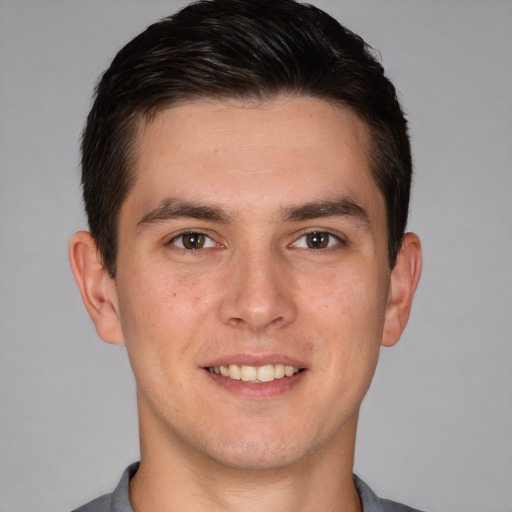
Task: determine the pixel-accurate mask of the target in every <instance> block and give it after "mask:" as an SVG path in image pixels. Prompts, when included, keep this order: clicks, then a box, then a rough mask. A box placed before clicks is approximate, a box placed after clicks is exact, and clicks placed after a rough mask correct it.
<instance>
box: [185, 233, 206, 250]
mask: <svg viewBox="0 0 512 512" xmlns="http://www.w3.org/2000/svg"><path fill="white" fill-rule="evenodd" d="M203 244H204V235H203V234H202V233H187V234H186V235H185V236H184V237H183V245H184V246H185V247H186V248H187V249H201V247H202V246H203Z"/></svg>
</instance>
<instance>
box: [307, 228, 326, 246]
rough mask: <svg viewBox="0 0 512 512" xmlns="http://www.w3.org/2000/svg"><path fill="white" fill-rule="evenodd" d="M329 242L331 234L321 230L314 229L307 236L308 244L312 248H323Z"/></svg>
mask: <svg viewBox="0 0 512 512" xmlns="http://www.w3.org/2000/svg"><path fill="white" fill-rule="evenodd" d="M328 243H329V235H328V234H327V233H321V232H319V231H313V232H312V233H309V234H308V236H307V244H308V247H309V248H310V249H323V248H325V247H327V244H328Z"/></svg>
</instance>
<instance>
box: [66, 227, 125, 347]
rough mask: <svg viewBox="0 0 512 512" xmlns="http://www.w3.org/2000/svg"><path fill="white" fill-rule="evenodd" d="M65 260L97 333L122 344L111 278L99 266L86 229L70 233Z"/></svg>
mask: <svg viewBox="0 0 512 512" xmlns="http://www.w3.org/2000/svg"><path fill="white" fill-rule="evenodd" d="M69 262H70V263H71V269H72V270H73V275H74V276H75V280H76V282H77V284H78V288H79V289H80V293H81V295H82V300H83V301H84V305H85V307H86V309H87V311H88V312H89V315H90V317H91V318H92V321H93V322H94V325H95V326H96V332H97V333H98V336H99V337H100V338H101V339H102V340H103V341H106V342H107V343H114V344H116V345H124V338H123V332H122V329H121V320H120V317H119V302H118V300H117V291H116V285H115V281H114V279H112V278H111V277H110V275H109V273H108V272H107V270H106V269H105V267H104V266H103V263H102V259H101V254H100V252H99V250H98V248H97V246H96V242H95V241H94V239H93V238H92V236H91V234H90V233H88V232H87V231H79V232H78V233H75V234H74V235H73V238H72V239H71V243H70V244H69Z"/></svg>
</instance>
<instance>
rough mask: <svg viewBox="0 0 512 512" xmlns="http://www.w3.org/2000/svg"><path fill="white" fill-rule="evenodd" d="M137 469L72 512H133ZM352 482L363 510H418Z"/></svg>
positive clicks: (410, 511)
mask: <svg viewBox="0 0 512 512" xmlns="http://www.w3.org/2000/svg"><path fill="white" fill-rule="evenodd" d="M137 469H139V463H138V462H135V463H134V464H132V465H131V466H128V468H126V470H125V472H124V473H123V476H122V477H121V480H120V482H119V484H118V485H117V487H116V489H115V491H114V492H113V493H110V494H105V495H103V496H101V497H99V498H97V499H95V500H93V501H91V502H90V503H88V504H87V505H84V506H83V507H80V508H77V509H76V510H74V511H73V512H133V509H132V506H131V505H130V498H129V495H128V484H129V482H130V478H131V477H132V476H133V475H134V474H135V472H136V471H137ZM354 484H355V486H356V489H357V492H358V493H359V496H360V498H361V503H362V504H363V512H420V511H419V510H416V509H414V508H411V507H408V506H406V505H401V504H400V503H396V502H394V501H389V500H383V499H381V498H378V497H377V495H376V494H375V493H374V492H373V491H372V490H371V489H370V488H369V487H368V486H367V485H366V484H365V483H364V482H363V481H362V480H361V479H359V478H358V477H357V476H355V475H354Z"/></svg>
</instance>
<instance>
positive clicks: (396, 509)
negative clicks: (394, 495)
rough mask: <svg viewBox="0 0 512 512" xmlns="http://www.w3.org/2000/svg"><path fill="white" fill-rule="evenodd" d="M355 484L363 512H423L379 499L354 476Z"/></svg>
mask: <svg viewBox="0 0 512 512" xmlns="http://www.w3.org/2000/svg"><path fill="white" fill-rule="evenodd" d="M354 484H355V486H356V489H357V492H358V493H359V497H360V498H361V503H362V505H363V512H421V511H420V510H417V509H415V508H411V507H408V506H407V505H403V504H401V503H397V502H395V501H391V500H385V499H382V498H379V497H378V496H377V495H376V494H375V493H374V492H373V491H372V490H371V489H370V487H369V486H368V485H367V484H365V483H364V482H363V481H362V480H361V479H360V478H358V477H357V476H356V475H354Z"/></svg>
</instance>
